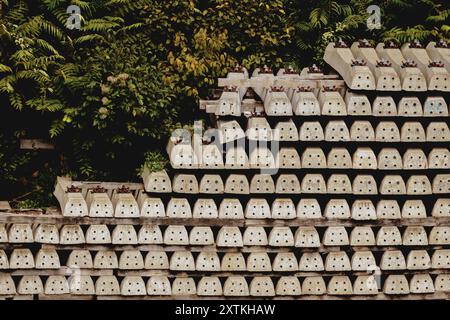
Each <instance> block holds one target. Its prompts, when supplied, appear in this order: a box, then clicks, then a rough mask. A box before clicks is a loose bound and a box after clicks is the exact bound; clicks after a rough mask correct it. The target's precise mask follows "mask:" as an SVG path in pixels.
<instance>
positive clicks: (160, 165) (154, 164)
mask: <svg viewBox="0 0 450 320" xmlns="http://www.w3.org/2000/svg"><path fill="white" fill-rule="evenodd" d="M167 164H168V161H167V158H166V157H165V156H164V155H162V154H161V152H158V151H149V152H146V153H145V154H144V164H143V165H142V166H141V167H140V168H139V170H138V175H140V174H141V173H142V172H143V171H144V170H145V169H148V170H149V171H150V172H157V171H161V170H163V169H165V168H166V166H167Z"/></svg>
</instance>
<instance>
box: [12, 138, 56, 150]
mask: <svg viewBox="0 0 450 320" xmlns="http://www.w3.org/2000/svg"><path fill="white" fill-rule="evenodd" d="M20 149H22V150H38V149H40V150H53V149H55V145H54V144H53V143H51V142H49V141H47V140H44V139H20Z"/></svg>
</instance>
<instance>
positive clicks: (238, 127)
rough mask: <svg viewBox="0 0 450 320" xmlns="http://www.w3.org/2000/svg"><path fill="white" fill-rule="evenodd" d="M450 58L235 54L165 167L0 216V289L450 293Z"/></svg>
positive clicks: (388, 295) (377, 295) (443, 50)
mask: <svg viewBox="0 0 450 320" xmlns="http://www.w3.org/2000/svg"><path fill="white" fill-rule="evenodd" d="M449 52H450V49H448V46H446V45H444V44H443V43H442V42H431V43H429V44H428V45H426V46H425V45H422V44H420V43H418V42H411V43H406V44H404V45H398V44H394V43H383V44H378V45H376V44H374V43H370V42H369V41H365V40H361V41H358V42H355V43H353V44H352V45H346V44H345V43H343V42H342V41H339V42H336V43H331V44H329V45H328V46H327V48H326V50H325V56H324V60H325V62H326V63H328V64H329V65H330V66H331V68H333V69H334V71H333V72H332V73H330V74H324V73H323V71H322V70H320V69H319V68H318V67H316V66H312V67H309V68H304V69H303V70H301V71H300V72H297V71H296V70H294V69H293V68H291V67H288V68H285V69H280V70H278V71H277V72H276V73H275V72H274V71H273V70H272V69H271V68H269V67H267V66H264V67H261V68H256V69H255V70H252V72H248V70H247V69H245V68H243V67H240V66H236V67H235V68H234V69H233V70H231V71H230V72H229V74H228V75H227V76H226V77H225V78H220V79H219V80H218V85H219V87H221V88H222V90H219V91H217V92H218V93H219V94H218V96H217V99H216V100H201V101H200V108H201V109H202V110H205V113H208V114H209V115H210V116H212V117H210V120H212V121H210V123H211V128H208V129H207V130H205V129H206V128H205V127H204V126H205V125H204V123H201V122H196V123H195V125H194V132H193V133H192V134H191V132H188V131H183V130H181V131H180V132H176V133H174V134H173V136H172V137H171V138H170V139H169V141H168V144H167V148H166V151H167V153H168V158H169V159H170V164H171V168H167V169H166V170H162V171H158V172H151V171H149V170H145V171H144V172H143V174H142V180H143V181H142V183H108V182H87V181H72V180H71V179H70V178H58V180H57V183H56V187H55V192H54V194H55V196H56V198H57V199H58V201H59V204H60V208H57V209H56V208H49V209H47V210H17V209H16V210H12V209H9V208H5V209H3V210H2V211H0V298H4V299H31V298H37V299H58V298H64V299H179V298H189V299H202V298H218V299H227V298H242V299H253V298H264V299H448V298H449V296H450V170H449V168H450V151H449V148H448V143H449V141H450V129H449V121H448V119H449V118H448V117H449V93H448V91H449V83H450V77H449V71H450V70H449V60H448V57H449ZM204 130H205V131H204ZM203 131H204V132H203Z"/></svg>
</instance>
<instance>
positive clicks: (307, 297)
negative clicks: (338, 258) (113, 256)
mask: <svg viewBox="0 0 450 320" xmlns="http://www.w3.org/2000/svg"><path fill="white" fill-rule="evenodd" d="M261 298H264V300H447V299H449V298H450V293H446V292H436V293H433V294H407V295H394V296H390V295H386V294H384V293H379V294H377V295H369V296H367V295H366V296H362V295H361V296H358V295H349V296H335V295H328V294H325V295H321V296H311V295H301V296H293V297H286V296H278V297H252V296H246V297H225V296H219V297H209V296H208V297H200V296H194V295H191V296H176V295H172V296H132V297H128V296H97V299H98V300H261Z"/></svg>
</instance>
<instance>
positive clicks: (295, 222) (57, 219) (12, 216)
mask: <svg viewBox="0 0 450 320" xmlns="http://www.w3.org/2000/svg"><path fill="white" fill-rule="evenodd" d="M0 223H49V224H81V225H92V224H108V225H119V224H132V225H142V224H157V225H184V226H217V227H220V226H239V227H246V226H262V227H271V226H290V227H298V226H315V227H329V226H345V227H352V226H369V227H370V226H374V227H375V226H399V227H401V226H415V225H421V226H426V227H433V226H440V225H449V224H450V217H442V218H437V217H427V218H420V219H378V220H365V221H359V220H352V219H327V218H320V219H290V220H284V219H278V220H277V219H207V218H168V217H164V218H150V217H139V218H113V217H112V218H93V217H64V216H63V215H62V214H61V211H60V210H59V209H58V208H55V207H52V208H47V209H46V210H45V211H43V210H41V209H14V210H8V211H3V212H0Z"/></svg>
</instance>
